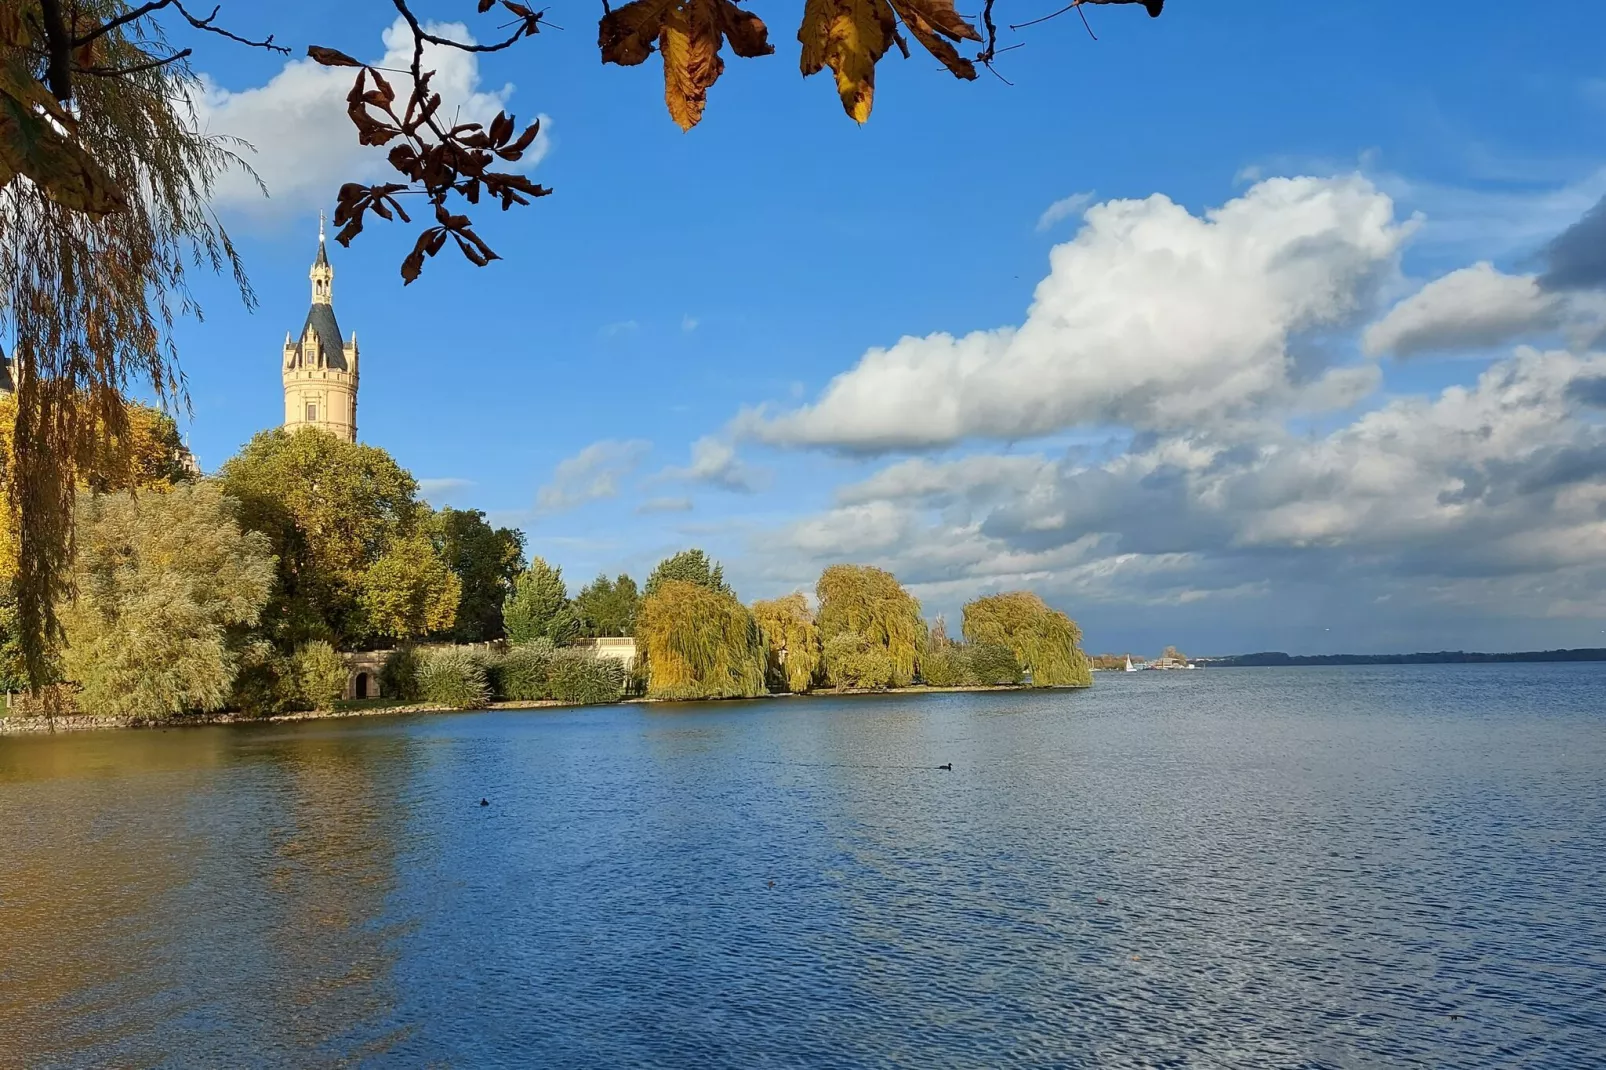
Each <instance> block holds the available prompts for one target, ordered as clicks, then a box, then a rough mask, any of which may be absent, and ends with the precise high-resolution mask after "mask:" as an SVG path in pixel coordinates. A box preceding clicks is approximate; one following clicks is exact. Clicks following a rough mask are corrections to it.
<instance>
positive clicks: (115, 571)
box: [59, 483, 273, 719]
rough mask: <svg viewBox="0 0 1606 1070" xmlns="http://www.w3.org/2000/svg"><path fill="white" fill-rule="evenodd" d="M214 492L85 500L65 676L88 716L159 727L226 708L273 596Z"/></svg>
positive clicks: (255, 536)
mask: <svg viewBox="0 0 1606 1070" xmlns="http://www.w3.org/2000/svg"><path fill="white" fill-rule="evenodd" d="M236 515H237V512H236V505H235V503H234V502H233V501H232V500H231V499H229V498H228V497H226V496H225V495H224V494H223V493H222V491H221V490H220V488H218V487H217V486H216V485H214V484H212V483H200V484H195V485H193V486H187V487H180V488H177V489H175V490H173V491H171V492H170V493H167V494H142V495H140V496H138V497H133V496H129V495H121V494H119V495H108V496H97V497H89V496H85V497H84V498H83V499H82V501H81V503H80V505H79V514H78V518H77V530H78V556H77V560H76V564H75V567H74V575H73V578H74V581H75V586H76V588H77V592H78V594H77V597H76V598H75V599H73V600H72V601H70V602H67V603H65V604H64V605H63V606H62V607H61V608H60V610H59V613H60V617H61V620H62V623H63V624H64V625H65V627H66V637H67V645H66V647H65V650H64V655H63V657H64V660H63V667H64V669H65V672H66V675H67V677H68V678H69V679H72V680H75V681H77V682H78V683H79V684H80V685H82V687H83V696H82V700H81V701H82V705H83V707H84V708H85V709H87V710H89V711H91V712H93V713H104V714H111V715H115V716H120V717H133V718H142V719H143V718H158V717H163V716H170V715H173V714H178V713H183V712H186V711H190V710H216V709H220V708H222V706H223V705H224V704H225V702H226V701H227V700H228V697H229V693H230V689H231V686H232V685H233V683H234V677H235V672H236V669H237V666H238V663H239V654H240V649H241V646H242V645H243V643H244V641H245V638H246V635H245V633H246V629H248V628H249V627H251V626H253V625H255V624H256V623H257V621H258V619H259V615H260V613H261V610H262V607H263V605H264V604H265V603H266V601H267V598H268V593H269V591H270V590H271V588H272V585H273V557H272V554H271V553H270V551H269V545H268V540H267V539H266V538H265V537H263V536H262V535H261V534H259V533H257V532H242V531H241V530H240V526H239V523H238V521H237V519H236Z"/></svg>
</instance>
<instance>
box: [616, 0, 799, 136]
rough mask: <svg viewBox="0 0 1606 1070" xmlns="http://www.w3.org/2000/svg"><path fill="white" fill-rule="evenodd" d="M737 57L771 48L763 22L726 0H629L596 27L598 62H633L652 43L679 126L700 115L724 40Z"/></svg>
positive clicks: (641, 59)
mask: <svg viewBox="0 0 1606 1070" xmlns="http://www.w3.org/2000/svg"><path fill="white" fill-rule="evenodd" d="M727 40H728V41H729V42H730V46H731V51H732V52H734V53H736V54H737V55H738V56H743V57H749V58H750V57H755V56H767V55H770V54H771V53H773V52H774V51H775V48H774V46H773V45H771V44H770V42H769V31H768V30H767V29H766V28H765V26H764V21H763V20H762V19H760V18H759V17H758V16H757V15H755V14H753V13H752V12H751V11H747V10H744V9H743V8H740V7H737V6H736V4H734V3H732V2H731V0H633V2H632V3H629V4H626V5H625V6H623V7H621V8H618V9H617V10H612V11H608V12H607V13H606V14H604V15H603V16H602V21H601V22H600V23H599V24H598V26H597V45H598V47H599V48H600V49H601V51H602V62H604V63H617V64H619V65H621V66H625V67H632V66H635V65H636V64H638V63H642V62H644V61H645V60H646V58H647V57H648V56H650V55H651V54H652V53H653V51H654V47H655V46H656V49H657V51H658V53H659V54H660V56H661V57H662V59H663V64H664V103H665V104H666V105H668V107H669V115H670V117H671V118H672V119H674V120H675V122H676V123H677V124H679V126H680V128H681V129H682V130H690V129H691V128H692V127H694V126H696V125H697V123H698V122H699V121H700V120H701V119H702V117H703V109H704V107H705V106H706V105H707V102H708V89H709V87H710V86H712V85H713V84H714V83H715V82H716V81H717V80H718V79H719V76H720V74H721V73H723V71H724V70H725V62H724V60H722V59H721V58H720V56H719V50H720V48H721V47H722V46H723V45H724V43H725V42H726V41H727Z"/></svg>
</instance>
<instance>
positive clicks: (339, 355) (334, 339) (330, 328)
mask: <svg viewBox="0 0 1606 1070" xmlns="http://www.w3.org/2000/svg"><path fill="white" fill-rule="evenodd" d="M307 327H311V328H312V329H313V332H314V333H316V334H317V336H318V347H319V348H320V349H322V350H323V366H324V367H326V368H328V369H329V370H330V371H335V372H344V371H350V370H351V369H350V368H348V367H346V347H345V343H344V342H342V341H341V340H340V324H338V323H336V322H335V310H334V308H333V307H332V306H330V305H317V304H315V305H313V306H312V309H311V311H309V312H308V313H307V322H306V326H304V327H302V328H301V337H303V338H305V337H306V336H307ZM301 356H302V359H303V360H306V361H309V362H315V361H313V360H312V358H313V354H311V353H303V354H302V355H301Z"/></svg>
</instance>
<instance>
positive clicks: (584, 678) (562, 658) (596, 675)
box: [551, 650, 625, 705]
mask: <svg viewBox="0 0 1606 1070" xmlns="http://www.w3.org/2000/svg"><path fill="white" fill-rule="evenodd" d="M624 688H625V667H624V666H623V665H622V664H620V663H619V662H617V661H615V660H614V659H612V658H599V657H597V656H596V655H594V654H591V653H590V652H588V651H584V650H559V651H556V652H555V653H554V654H553V655H552V677H551V695H552V697H553V698H555V699H557V700H558V701H559V702H572V703H575V704H576V705H592V704H595V703H602V702H618V701H619V696H620V695H621V694H622V693H623V692H624Z"/></svg>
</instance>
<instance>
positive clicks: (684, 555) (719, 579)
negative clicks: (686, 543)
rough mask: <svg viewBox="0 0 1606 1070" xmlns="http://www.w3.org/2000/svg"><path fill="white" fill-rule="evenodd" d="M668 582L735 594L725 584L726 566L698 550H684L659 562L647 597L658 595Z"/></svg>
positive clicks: (650, 577)
mask: <svg viewBox="0 0 1606 1070" xmlns="http://www.w3.org/2000/svg"><path fill="white" fill-rule="evenodd" d="M667 580H679V581H680V582H682V583H695V584H696V585H697V586H699V587H707V588H708V589H709V590H710V591H718V592H719V593H720V594H733V593H734V592H733V591H732V590H731V588H730V584H728V583H726V582H725V568H724V566H723V565H720V564H719V563H717V562H715V561H711V560H709V557H708V555H707V554H705V553H703V552H702V551H701V550H697V549H692V550H682V551H681V552H680V553H678V554H676V555H675V556H673V557H666V558H664V559H663V560H662V561H660V562H658V567H657V568H655V569H653V570H652V575H650V576H648V577H647V588H646V594H647V596H648V597H651V596H652V595H654V594H656V593H657V591H658V588H659V586H661V585H662V584H663V583H664V582H665V581H667Z"/></svg>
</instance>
